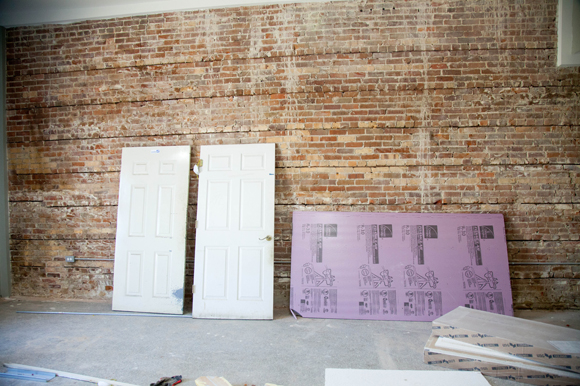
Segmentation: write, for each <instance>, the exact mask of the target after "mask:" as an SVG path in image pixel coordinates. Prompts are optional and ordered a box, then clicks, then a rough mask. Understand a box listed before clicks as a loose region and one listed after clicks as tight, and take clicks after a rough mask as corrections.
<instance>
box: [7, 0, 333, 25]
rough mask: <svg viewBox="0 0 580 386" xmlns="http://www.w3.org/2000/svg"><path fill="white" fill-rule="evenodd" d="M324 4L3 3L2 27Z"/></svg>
mask: <svg viewBox="0 0 580 386" xmlns="http://www.w3.org/2000/svg"><path fill="white" fill-rule="evenodd" d="M324 1H327V0H287V1H284V0H279V1H273V0H212V1H211V2H210V1H203V0H99V1H91V0H0V26H3V27H6V28H10V27H18V26H30V25H42V24H68V23H75V22H79V21H84V20H99V19H112V18H117V17H126V16H135V15H150V14H158V13H165V12H175V11H189V10H200V9H211V8H228V7H240V6H250V5H268V4H289V3H305V2H309V3H314V2H324Z"/></svg>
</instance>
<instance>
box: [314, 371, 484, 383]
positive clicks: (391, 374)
mask: <svg viewBox="0 0 580 386" xmlns="http://www.w3.org/2000/svg"><path fill="white" fill-rule="evenodd" d="M324 385H325V386H352V385H364V386H425V385H429V386H449V385H469V386H490V385H489V382H488V381H487V380H486V379H485V378H484V376H483V375H481V373H479V372H476V371H469V372H467V371H421V370H353V369H326V372H325V382H324Z"/></svg>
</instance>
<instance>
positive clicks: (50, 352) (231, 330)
mask: <svg viewBox="0 0 580 386" xmlns="http://www.w3.org/2000/svg"><path fill="white" fill-rule="evenodd" d="M16 311H41V312H43V311H49V312H88V313H113V312H112V311H111V304H110V303H108V302H80V301H44V300H39V299H30V298H28V299H24V298H21V299H19V298H16V299H0V362H1V363H19V364H25V365H30V366H38V367H44V368H49V369H55V370H61V371H67V372H72V373H78V374H83V375H91V376H94V377H99V378H107V379H115V380H118V381H121V382H127V383H134V384H136V385H149V384H150V383H151V382H154V381H156V380H157V379H159V378H160V377H163V376H171V375H182V376H183V378H184V381H183V385H184V386H187V385H195V382H194V380H195V379H196V378H197V377H200V376H204V375H215V376H223V377H224V378H226V379H227V380H228V381H229V382H230V383H232V385H234V386H244V385H247V386H250V385H256V386H263V385H264V384H265V383H266V382H269V383H274V384H277V385H283V386H324V370H325V369H326V368H354V369H387V370H389V369H390V370H405V369H408V370H445V369H443V368H441V367H436V366H430V365H427V364H425V363H423V347H424V345H425V342H426V341H427V338H428V337H429V335H430V333H431V323H426V322H380V321H360V320H333V319H305V318H298V320H295V319H294V318H293V317H292V316H291V315H290V314H289V313H288V311H287V310H277V311H276V313H275V319H274V320H273V321H248V320H200V319H191V318H171V317H161V318H159V317H142V316H106V315H95V316H92V315H60V314H58V315H52V314H50V315H49V314H23V313H17V312H16ZM518 316H523V317H525V318H528V319H534V320H540V321H543V322H548V323H553V324H559V325H564V326H566V325H568V326H571V327H574V328H580V312H575V311H571V312H570V311H569V312H557V313H548V312H537V311H536V312H520V313H519V315H518ZM449 371H451V370H449ZM487 379H488V381H489V382H490V384H491V385H493V386H515V385H520V384H518V383H515V382H511V381H505V380H498V379H495V378H489V377H488V378H487ZM0 384H1V385H9V386H12V385H23V386H28V385H38V383H36V382H29V381H11V380H0ZM50 384H52V385H56V386H61V385H62V386H68V385H88V383H86V382H80V381H74V380H69V379H65V378H57V379H55V380H53V381H51V382H50Z"/></svg>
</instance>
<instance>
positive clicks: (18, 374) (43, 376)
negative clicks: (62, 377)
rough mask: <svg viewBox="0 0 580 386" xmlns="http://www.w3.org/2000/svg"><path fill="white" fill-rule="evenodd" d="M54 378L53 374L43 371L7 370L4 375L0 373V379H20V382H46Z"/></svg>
mask: <svg viewBox="0 0 580 386" xmlns="http://www.w3.org/2000/svg"><path fill="white" fill-rule="evenodd" d="M55 377H56V374H55V373H47V372H44V371H33V370H21V369H7V370H6V372H4V373H1V372H0V378H10V379H20V380H22V381H37V382H48V381H50V380H51V379H53V378H55Z"/></svg>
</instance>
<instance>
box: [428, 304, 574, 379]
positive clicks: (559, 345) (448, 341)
mask: <svg viewBox="0 0 580 386" xmlns="http://www.w3.org/2000/svg"><path fill="white" fill-rule="evenodd" d="M423 360H424V362H425V363H428V364H433V365H438V366H443V367H448V368H452V369H457V370H467V371H469V370H474V371H480V372H481V373H482V374H484V375H488V376H492V377H497V378H501V379H510V380H514V381H518V382H524V383H530V384H536V385H550V386H563V385H577V384H580V331H579V330H574V329H571V328H567V327H560V326H554V325H551V324H546V323H540V322H536V321H531V320H526V319H520V318H514V317H510V316H505V315H498V314H493V313H489V312H484V311H478V310H473V309H469V308H466V307H458V308H457V309H455V310H453V311H451V312H449V313H447V314H445V315H443V316H441V317H440V318H438V319H435V320H434V321H433V323H432V332H431V337H430V338H429V340H428V341H427V344H426V345H425V349H424V357H423Z"/></svg>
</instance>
